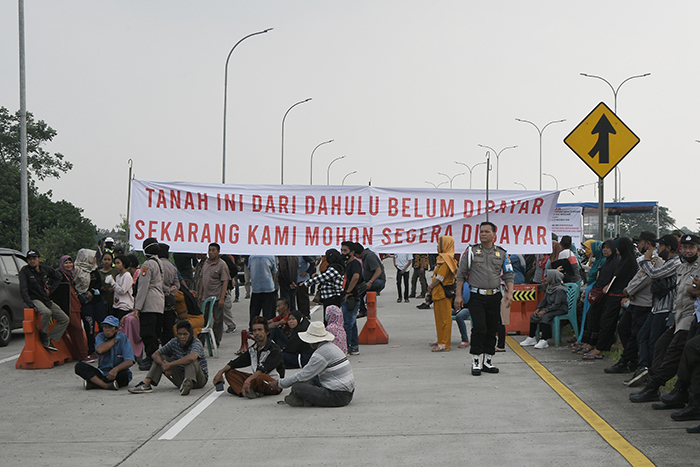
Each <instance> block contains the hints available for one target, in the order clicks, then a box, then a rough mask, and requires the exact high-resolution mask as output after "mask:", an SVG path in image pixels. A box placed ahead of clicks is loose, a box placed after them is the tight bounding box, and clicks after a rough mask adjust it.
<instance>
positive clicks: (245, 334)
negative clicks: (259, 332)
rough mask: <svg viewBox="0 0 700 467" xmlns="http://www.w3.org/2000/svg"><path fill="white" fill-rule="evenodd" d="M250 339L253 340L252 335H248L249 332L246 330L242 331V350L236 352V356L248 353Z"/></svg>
mask: <svg viewBox="0 0 700 467" xmlns="http://www.w3.org/2000/svg"><path fill="white" fill-rule="evenodd" d="M248 339H252V337H250V334H248V330H247V329H244V330H242V331H241V348H240V349H238V351H237V352H236V355H240V354H242V353H245V352H247V351H248Z"/></svg>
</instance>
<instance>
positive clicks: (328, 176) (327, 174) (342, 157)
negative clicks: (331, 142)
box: [326, 156, 345, 185]
mask: <svg viewBox="0 0 700 467" xmlns="http://www.w3.org/2000/svg"><path fill="white" fill-rule="evenodd" d="M340 159H345V156H340V157H336V158H335V159H333V160H332V161H331V163H330V164H328V170H326V185H330V184H331V165H333V162H335V161H339V160H340Z"/></svg>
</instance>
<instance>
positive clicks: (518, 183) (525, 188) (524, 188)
mask: <svg viewBox="0 0 700 467" xmlns="http://www.w3.org/2000/svg"><path fill="white" fill-rule="evenodd" d="M513 184H515V185H520V186H521V187H523V190H527V187H526V186H525V185H523V184H522V183H520V182H513Z"/></svg>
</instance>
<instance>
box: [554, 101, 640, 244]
mask: <svg viewBox="0 0 700 467" xmlns="http://www.w3.org/2000/svg"><path fill="white" fill-rule="evenodd" d="M564 143H565V144H566V145H567V146H569V148H570V149H571V150H572V151H574V153H576V155H577V156H578V157H579V158H580V159H581V160H582V161H583V163H584V164H586V165H587V166H588V167H590V169H591V170H592V171H593V172H595V173H596V174H597V175H598V235H599V236H600V239H601V240H602V239H603V238H604V237H603V232H604V228H603V210H604V209H605V200H604V198H603V190H604V179H605V176H606V175H608V173H610V171H611V170H613V169H614V168H615V166H616V165H617V164H619V163H620V161H622V159H624V157H625V156H626V155H627V154H629V152H630V151H631V150H632V149H633V148H634V147H635V146H636V145H637V144H639V138H638V137H637V135H635V134H634V133H633V132H632V130H630V129H629V128H628V127H627V125H625V124H624V123H623V122H622V120H620V119H619V118H618V116H617V115H615V113H614V112H613V111H612V110H610V108H609V107H608V106H607V105H605V103H603V102H601V103H600V104H598V105H597V106H596V107H595V108H594V109H593V110H592V111H591V112H590V113H589V114H588V115H587V116H586V118H584V119H583V120H582V121H581V123H579V124H578V126H577V127H576V128H574V129H573V130H572V131H571V133H569V135H568V136H567V137H566V138H564Z"/></svg>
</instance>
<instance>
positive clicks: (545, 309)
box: [520, 269, 569, 349]
mask: <svg viewBox="0 0 700 467" xmlns="http://www.w3.org/2000/svg"><path fill="white" fill-rule="evenodd" d="M546 281H547V290H546V291H545V294H544V298H543V299H542V301H541V302H540V303H539V305H537V309H536V310H535V312H534V313H532V315H530V334H529V335H528V337H527V338H526V339H525V340H524V341H522V342H521V343H520V345H521V346H522V347H525V346H528V345H534V346H535V348H536V349H546V348H547V347H549V344H548V343H547V339H550V338H551V337H552V321H553V320H554V317H555V316H562V315H565V314H567V313H568V312H569V305H568V303H567V301H566V286H565V285H564V274H562V273H561V272H560V271H557V270H556V269H550V270H548V271H547V273H546ZM538 324H539V325H540V332H541V334H542V337H541V338H540V339H539V340H538V339H537V337H536V334H537V325H538Z"/></svg>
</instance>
